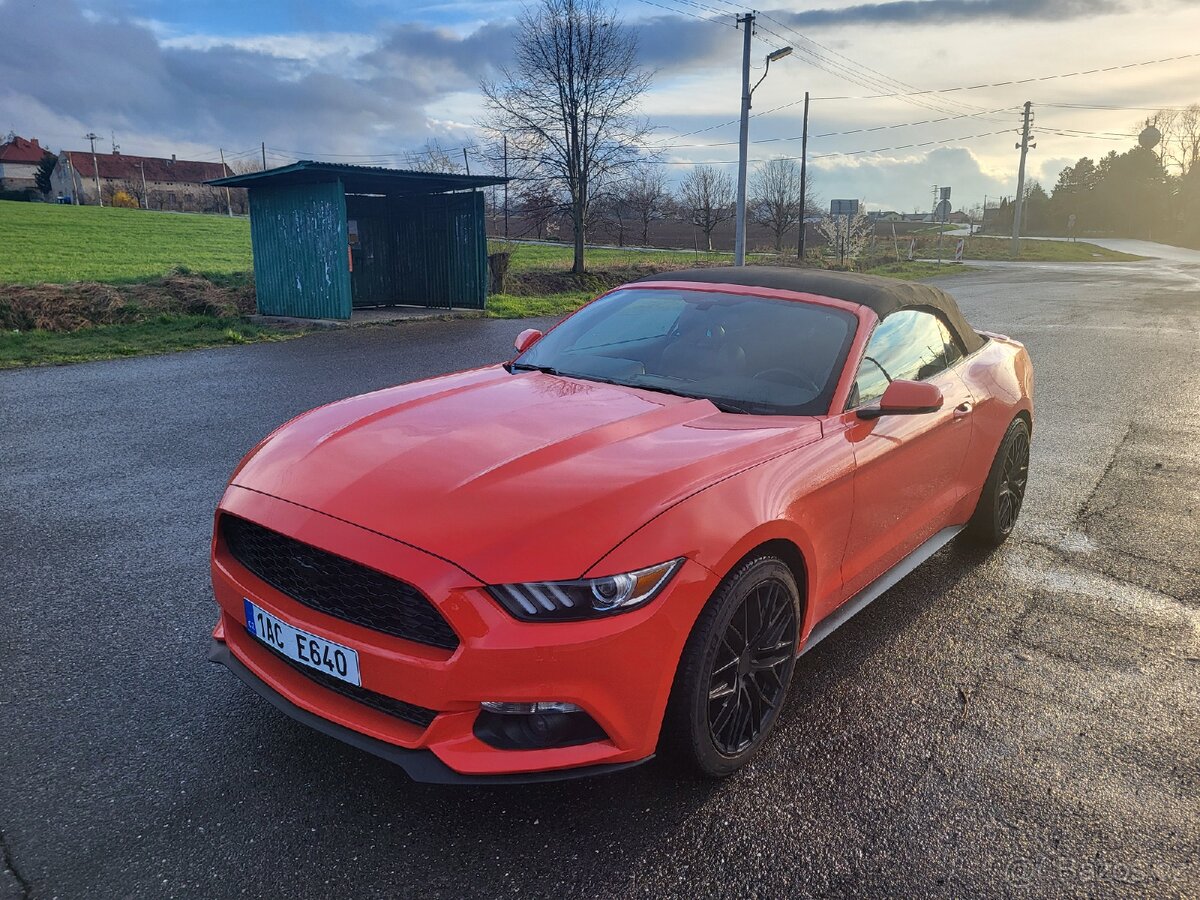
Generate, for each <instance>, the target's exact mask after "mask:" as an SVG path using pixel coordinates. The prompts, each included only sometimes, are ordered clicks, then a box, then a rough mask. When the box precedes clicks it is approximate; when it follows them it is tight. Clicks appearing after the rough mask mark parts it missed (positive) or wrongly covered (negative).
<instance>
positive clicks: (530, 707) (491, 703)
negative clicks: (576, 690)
mask: <svg viewBox="0 0 1200 900" xmlns="http://www.w3.org/2000/svg"><path fill="white" fill-rule="evenodd" d="M479 705H480V706H482V707H483V708H484V709H486V710H487V711H488V712H494V713H500V714H501V715H505V716H531V715H533V714H534V713H573V712H583V710H582V709H580V708H579V707H578V706H576V705H575V704H574V703H564V702H563V701H562V700H540V701H538V702H537V703H509V702H507V701H505V700H484V701H483V702H482V703H480V704H479Z"/></svg>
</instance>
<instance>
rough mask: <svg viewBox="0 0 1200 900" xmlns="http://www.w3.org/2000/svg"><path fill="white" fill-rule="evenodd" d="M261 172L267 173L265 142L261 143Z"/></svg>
mask: <svg viewBox="0 0 1200 900" xmlns="http://www.w3.org/2000/svg"><path fill="white" fill-rule="evenodd" d="M262 156H263V171H264V172H265V171H267V142H266V141H263V142H262Z"/></svg>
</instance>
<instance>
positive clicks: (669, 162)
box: [646, 128, 1014, 166]
mask: <svg viewBox="0 0 1200 900" xmlns="http://www.w3.org/2000/svg"><path fill="white" fill-rule="evenodd" d="M1013 131H1014V129H1013V128H1004V129H1001V130H999V131H985V132H982V133H980V134H966V135H962V136H960V137H952V138H940V139H938V140H932V141H921V142H917V143H911V144H897V145H895V146H892V147H874V148H869V149H864V150H839V151H835V152H830V153H818V154H814V155H810V156H809V159H827V158H829V157H833V156H860V155H862V154H865V153H887V152H889V151H893V150H914V149H919V148H921V147H932V146H935V145H937V144H952V143H954V142H955V141H970V140H975V139H976V138H984V137H992V136H994V135H997V134H1012V132H1013ZM772 159H782V160H799V159H800V157H798V156H777V157H772ZM768 161H769V160H766V159H752V160H749V162H754V163H761V162H768ZM646 162H647V163H651V164H654V165H664V166H723V165H736V164H737V160H736V159H712V160H704V161H697V162H692V161H690V160H682V159H648V160H646Z"/></svg>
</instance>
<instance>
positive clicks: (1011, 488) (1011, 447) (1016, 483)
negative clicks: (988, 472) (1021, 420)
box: [996, 429, 1029, 533]
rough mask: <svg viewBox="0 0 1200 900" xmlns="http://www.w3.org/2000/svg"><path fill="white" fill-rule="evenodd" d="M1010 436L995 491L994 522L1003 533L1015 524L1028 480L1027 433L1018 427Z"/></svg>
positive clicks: (1011, 528) (1010, 530) (1008, 531)
mask: <svg viewBox="0 0 1200 900" xmlns="http://www.w3.org/2000/svg"><path fill="white" fill-rule="evenodd" d="M1012 438H1013V439H1012V440H1011V441H1009V443H1008V448H1007V450H1006V452H1005V454H1004V467H1003V468H1002V469H1001V470H1000V484H999V486H998V489H997V491H996V524H997V526H999V528H1000V530H1001V531H1004V532H1005V533H1010V532H1012V530H1013V526H1014V525H1016V524H1017V514H1018V513H1020V512H1021V501H1022V500H1024V499H1025V483H1026V482H1027V481H1028V480H1029V435H1028V434H1027V433H1026V432H1025V431H1024V429H1018V430H1017V431H1016V432H1014V433H1013V436H1012Z"/></svg>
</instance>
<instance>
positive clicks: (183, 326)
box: [0, 201, 1140, 367]
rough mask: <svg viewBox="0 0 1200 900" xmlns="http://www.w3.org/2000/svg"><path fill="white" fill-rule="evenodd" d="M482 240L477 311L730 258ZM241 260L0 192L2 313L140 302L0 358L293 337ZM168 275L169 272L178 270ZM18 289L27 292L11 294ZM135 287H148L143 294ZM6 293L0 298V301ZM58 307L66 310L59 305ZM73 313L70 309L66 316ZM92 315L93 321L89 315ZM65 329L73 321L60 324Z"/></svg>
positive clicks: (112, 219) (983, 247)
mask: <svg viewBox="0 0 1200 900" xmlns="http://www.w3.org/2000/svg"><path fill="white" fill-rule="evenodd" d="M932 240H934V237H933V236H931V235H922V236H921V238H920V241H919V243H920V247H921V250H920V251H919V252H922V254H923V255H926V254H928V248H929V246H930V244H931V241H932ZM945 245H946V252H947V254H952V253H953V240H952V239H947V240H946V241H945ZM489 249H490V250H491V251H492V252H496V251H499V250H508V251H510V252H511V253H512V261H511V265H510V268H509V287H508V290H509V292H508V293H503V294H498V295H496V296H492V297H489V298H488V315H490V316H493V317H498V318H522V317H527V316H555V315H563V314H565V313H568V312H570V311H572V310H574V309H577V308H579V307H580V306H582V305H583V304H584V303H586V302H588V301H589V300H591V299H592V298H594V297H596V296H597V295H599V294H601V293H603V292H604V291H605V290H606V289H607V288H608V287H610V286H613V285H617V284H621V283H623V282H626V281H630V280H633V279H636V278H638V277H641V276H643V275H648V274H651V273H653V272H656V271H660V270H662V269H668V270H669V269H678V268H684V267H688V266H695V265H722V264H728V263H729V262H730V256H731V255H730V254H728V253H697V252H693V251H687V250H652V251H642V250H637V249H632V248H630V249H608V248H596V249H589V250H588V251H587V266H588V269H589V274H588V275H585V276H583V277H582V278H578V277H575V276H572V275H570V274H569V270H570V268H571V261H572V248H571V246H570V245H569V244H565V243H564V244H503V243H502V242H499V241H492V242H490V248H489ZM966 256H967V258H968V259H998V260H1003V259H1008V258H1009V257H1008V242H1007V241H1005V240H1003V239H1001V238H984V237H976V238H970V239H968V243H967V252H966ZM1020 258H1021V259H1022V260H1029V261H1047V260H1052V261H1073V262H1109V261H1117V260H1132V259H1139V258H1140V257H1135V256H1129V255H1128V254H1124V253H1114V252H1112V251H1108V250H1102V249H1101V248H1100V247H1097V246H1095V245H1094V244H1087V243H1082V242H1081V243H1076V244H1068V243H1063V242H1051V241H1035V240H1026V241H1025V242H1024V243H1023V251H1022V254H1021V257H1020ZM748 261H749V262H750V263H751V264H752V265H753V264H757V263H762V264H770V263H771V262H773V261H774V260H773V258H772V257H771V256H769V255H762V254H757V255H751V256H750V257H749V260H748ZM877 262H878V261H877ZM251 267H252V260H251V255H250V226H249V222H248V221H247V220H245V219H230V218H227V217H223V216H211V215H209V216H201V215H183V214H177V213H158V212H149V211H144V210H129V209H101V208H99V207H91V206H78V207H77V206H56V205H51V204H43V203H15V202H9V201H0V285H3V284H8V285H11V286H12V287H11V288H10V291H9V294H10V295H11V296H10V297H9V298H7V299H8V302H9V303H10V307H11V308H10V310H9V311H10V312H11V311H12V310H13V309H16V310H17V311H20V310H21V309H24V310H28V309H31V308H32V304H33V303H34V302H35V300H34V299H31V298H30V297H29V296H28V294H29V293H30V292H38V291H41V292H42V293H44V292H45V289H37V288H26V287H23V286H24V285H37V284H69V283H71V282H80V281H87V282H103V283H106V284H112V285H117V286H119V287H118V288H117V289H119V290H120V291H122V297H123V299H122V300H120V301H119V302H118V304H117V305H118V306H120V304H121V303H124V304H125V306H124V307H122V308H123V309H125V312H126V313H127V312H128V311H129V310H130V309H133V308H134V307H135V306H136V307H138V308H139V309H141V310H142V312H141V313H139V314H138V315H137V316H136V317H133V320H132V321H124V322H123V323H122V324H103V325H100V324H94V325H93V327H83V328H80V327H79V326H78V324H70V325H66V326H57V325H54V324H47V325H41V324H39V325H38V326H37V328H36V329H35V330H28V331H16V332H7V333H3V334H0V367H8V366H20V365H37V364H43V363H62V362H76V361H80V360H86V359H101V358H106V357H113V356H127V355H134V354H141V353H161V352H167V351H172V350H179V349H186V348H188V347H208V346H214V345H221V344H229V343H248V342H251V341H260V340H278V339H283V338H287V337H293V336H296V335H297V334H298V332H296V331H281V330H279V329H275V328H271V327H263V326H256V325H251V324H249V323H247V322H246V321H245V320H243V319H240V318H238V317H237V316H236V315H235V314H236V311H237V309H239V308H241V309H245V308H247V307H246V305H245V302H246V298H247V297H249V296H250V295H249V294H248V291H249V290H250V288H249V287H248V273H249V272H250V270H251ZM964 268H965V267H963V266H955V265H949V264H948V265H943V266H938V265H935V264H933V263H929V262H923V261H917V262H887V263H880V264H876V265H874V266H871V267H869V268H867V269H865V271H867V272H871V273H875V274H880V275H887V276H889V277H892V278H903V279H917V278H932V277H938V276H945V275H952V274H955V273H957V272H961V271H963V270H964ZM181 270H182V271H188V272H192V273H195V274H196V275H202V276H204V278H206V279H208V281H210V282H212V284H208V283H207V282H203V279H199V280H200V281H201V282H202V285H201V287H203V289H204V291H212V292H213V294H214V300H215V302H217V304H218V306H217V307H216V308H217V309H219V310H220V311H219V312H217V313H216V314H215V315H207V314H205V315H199V314H193V313H196V312H197V310H195V309H193V308H190V307H187V306H186V305H180V303H178V302H176V301H174V300H172V299H171V297H170V295H169V293H168V291H167V286H168V284H169V282H170V279H167V280H163V281H159V280H158V279H162V277H163V276H165V275H168V273H172V272H176V273H177V272H180V271H181ZM173 277H175V278H176V280H178V276H173ZM89 289H90V290H92V291H95V290H101V291H102V290H103V289H95V288H88V286H83V288H79V289H77V288H63V289H62V290H63V291H65V292H68V293H69V292H71V291H76V292H78V291H80V290H83V291H84V292H85V293H86V291H87V290H89ZM239 291H240V294H239ZM2 292H3V288H0V294H2ZM23 292H24V293H25V295H26V296H20V295H21V294H22V293H23ZM138 292H141V294H138ZM146 292H149V296H148V297H147V296H145V294H146ZM135 294H138V295H137V296H134V295H135ZM125 295H129V296H125ZM204 296H206V297H207V296H208V294H204ZM239 296H240V297H242V304H243V305H241V306H240V307H239V306H238V305H237V304H236V303H232V304H231V298H235V297H239ZM5 299H6V298H5V297H4V296H0V303H3V302H4V301H5ZM148 300H150V301H162V302H157V303H155V302H147V301H148ZM46 302H47V301H46V300H45V299H44V298H43V299H42V301H41V303H42V305H41V307H40V311H41V315H40V317H38V318H35V319H34V320H35V321H39V322H42V321H48V320H52V317H50V316H48V315H46V312H47V307H46V305H45V304H46ZM50 303H51V308H52V311H53V310H58V309H59V305H58V301H57V300H53V299H52V300H51V301H50ZM65 303H66V301H65V300H64V301H63V304H65ZM22 304H24V305H22ZM172 304H174V305H172ZM108 305H110V306H111V303H110V304H108ZM101 306H104V304H101ZM79 308H80V309H87V308H88V305H87V303H82V304H81V305H80V306H79ZM62 309H63V310H64V311H66V307H65V305H64V306H63V307H62ZM78 318H79V317H78V316H76V320H78ZM125 318H127V319H128V318H130V317H129V316H126V317H125ZM18 321H20V319H19V318H18ZM84 321H88V320H87V319H84ZM102 321H104V320H103V319H95V322H97V323H98V322H102ZM109 321H111V319H110V320H109ZM10 327H14V326H10ZM71 328H76V329H78V330H74V331H72V330H69V329H71ZM41 329H49V330H41Z"/></svg>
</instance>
